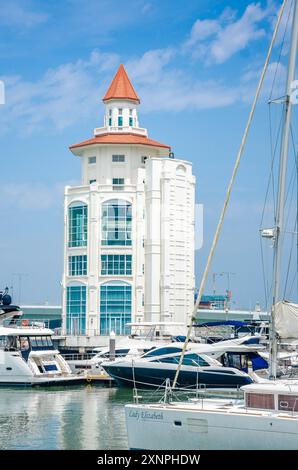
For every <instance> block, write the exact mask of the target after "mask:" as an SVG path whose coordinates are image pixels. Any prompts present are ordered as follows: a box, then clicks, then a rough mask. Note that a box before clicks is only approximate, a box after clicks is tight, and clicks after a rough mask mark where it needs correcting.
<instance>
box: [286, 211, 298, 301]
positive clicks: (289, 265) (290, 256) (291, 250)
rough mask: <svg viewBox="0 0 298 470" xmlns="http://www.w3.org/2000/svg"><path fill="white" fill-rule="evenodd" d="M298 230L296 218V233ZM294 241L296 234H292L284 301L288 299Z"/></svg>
mask: <svg viewBox="0 0 298 470" xmlns="http://www.w3.org/2000/svg"><path fill="white" fill-rule="evenodd" d="M296 229H297V217H296V222H295V226H294V232H295V231H296ZM294 240H295V233H293V234H292V242H291V249H290V255H289V262H288V267H287V274H286V280H285V286H284V296H283V298H284V299H285V298H286V293H287V286H288V280H289V274H290V268H291V260H292V253H293V246H294Z"/></svg>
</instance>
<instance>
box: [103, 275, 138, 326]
mask: <svg viewBox="0 0 298 470" xmlns="http://www.w3.org/2000/svg"><path fill="white" fill-rule="evenodd" d="M130 322H131V286H130V285H128V284H103V285H102V286H101V287H100V333H101V334H102V335H109V334H110V332H111V331H114V332H115V333H116V334H117V335H127V334H129V328H127V327H126V326H125V324H126V323H130Z"/></svg>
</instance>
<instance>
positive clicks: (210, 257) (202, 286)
mask: <svg viewBox="0 0 298 470" xmlns="http://www.w3.org/2000/svg"><path fill="white" fill-rule="evenodd" d="M285 5H286V0H283V3H282V5H281V7H280V11H279V13H278V18H277V22H276V25H275V28H274V32H273V35H272V38H271V42H270V46H269V49H268V52H267V55H266V59H265V63H264V66H263V70H262V73H261V77H260V79H259V83H258V87H257V90H256V93H255V97H254V100H253V103H252V106H251V110H250V113H249V116H248V120H247V124H246V127H245V130H244V133H243V136H242V140H241V144H240V147H239V151H238V154H237V158H236V161H235V165H234V168H233V172H232V176H231V179H230V182H229V185H228V189H227V193H226V198H225V201H224V204H223V207H222V211H221V214H220V218H219V221H218V225H217V228H216V231H215V234H214V238H213V242H212V245H211V249H210V252H209V255H208V259H207V263H206V266H205V269H204V273H203V277H202V280H201V284H200V288H199V292H198V296H197V299H196V302H195V305H194V308H193V311H192V316H191V319H190V324H189V327H188V330H187V336H186V339H185V342H184V344H183V349H182V353H181V356H180V359H179V364H178V367H177V370H176V374H175V378H174V381H173V388H175V387H176V383H177V380H178V377H179V373H180V369H181V366H182V362H183V359H184V355H185V351H186V348H187V345H188V343H189V340H190V335H191V331H192V322H193V321H194V320H195V319H196V317H197V312H198V307H199V305H200V301H201V297H202V294H203V291H204V289H205V285H206V282H207V278H208V274H209V270H210V266H211V262H212V260H213V256H214V253H215V249H216V246H217V243H218V239H219V236H220V233H221V229H222V226H223V223H224V220H225V215H226V211H227V208H228V204H229V201H230V197H231V192H232V189H233V186H234V182H235V179H236V176H237V173H238V169H239V165H240V162H241V158H242V155H243V150H244V147H245V143H246V140H247V136H248V133H249V129H250V126H251V122H252V119H253V116H254V113H255V109H256V106H257V102H258V99H259V96H260V92H261V88H262V85H263V82H264V78H265V74H266V71H267V68H268V63H269V59H270V57H271V52H272V49H273V46H274V43H275V39H276V35H277V31H278V29H279V25H280V22H281V18H282V14H283V11H284V8H285Z"/></svg>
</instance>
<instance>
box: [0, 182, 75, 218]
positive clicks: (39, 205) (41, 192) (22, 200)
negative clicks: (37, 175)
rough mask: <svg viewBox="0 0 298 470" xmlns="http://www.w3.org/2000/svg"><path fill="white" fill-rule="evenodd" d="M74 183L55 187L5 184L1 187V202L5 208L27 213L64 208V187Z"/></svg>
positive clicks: (55, 185) (42, 184) (38, 184)
mask: <svg viewBox="0 0 298 470" xmlns="http://www.w3.org/2000/svg"><path fill="white" fill-rule="evenodd" d="M66 184H72V182H69V181H68V182H67V183H65V182H60V183H55V184H53V185H46V184H44V183H36V182H26V183H18V184H14V183H4V184H3V185H1V187H0V200H1V202H2V204H3V205H4V206H5V208H6V209H7V208H8V209H10V208H14V209H16V208H18V209H21V210H25V211H39V210H41V211H43V210H47V209H49V208H53V207H54V206H56V207H60V206H61V207H62V202H61V201H63V193H64V187H65V185H66Z"/></svg>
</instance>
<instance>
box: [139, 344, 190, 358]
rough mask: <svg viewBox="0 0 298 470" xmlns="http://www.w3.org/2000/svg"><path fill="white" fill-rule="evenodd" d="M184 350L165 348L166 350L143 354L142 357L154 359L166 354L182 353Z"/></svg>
mask: <svg viewBox="0 0 298 470" xmlns="http://www.w3.org/2000/svg"><path fill="white" fill-rule="evenodd" d="M181 351H182V348H176V347H172V346H168V347H164V348H156V349H152V350H150V351H149V352H147V353H146V354H143V356H142V357H154V356H164V355H165V354H173V353H177V352H179V353H180V352H181Z"/></svg>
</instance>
